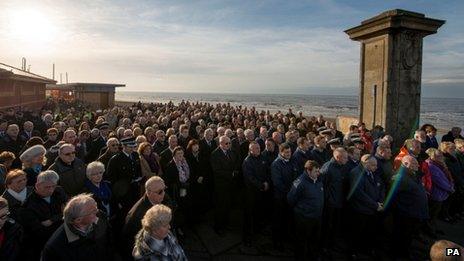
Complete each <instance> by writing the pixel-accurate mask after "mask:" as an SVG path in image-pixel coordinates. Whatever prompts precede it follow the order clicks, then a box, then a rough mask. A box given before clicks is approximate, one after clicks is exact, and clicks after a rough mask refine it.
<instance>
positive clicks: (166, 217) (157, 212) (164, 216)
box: [142, 204, 172, 232]
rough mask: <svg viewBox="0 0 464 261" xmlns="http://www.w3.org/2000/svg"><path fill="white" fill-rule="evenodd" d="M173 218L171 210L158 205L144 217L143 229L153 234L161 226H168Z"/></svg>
mask: <svg viewBox="0 0 464 261" xmlns="http://www.w3.org/2000/svg"><path fill="white" fill-rule="evenodd" d="M171 218H172V212H171V209H170V208H169V207H167V206H165V205H163V204H157V205H155V206H153V207H151V208H150V209H149V210H148V211H147V212H146V213H145V216H143V219H142V227H143V229H144V230H145V231H147V232H151V231H152V230H154V229H158V228H160V227H161V226H165V225H168V224H169V222H171Z"/></svg>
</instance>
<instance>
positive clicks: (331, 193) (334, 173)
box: [321, 148, 348, 248]
mask: <svg viewBox="0 0 464 261" xmlns="http://www.w3.org/2000/svg"><path fill="white" fill-rule="evenodd" d="M347 161H348V153H347V152H346V150H345V149H343V148H337V149H335V151H334V152H333V157H332V159H330V160H329V161H328V162H326V163H325V164H324V165H322V168H321V178H322V183H323V184H324V192H325V218H324V221H325V224H323V230H324V233H323V234H324V235H325V239H324V244H325V247H326V248H333V247H335V244H336V243H337V242H338V241H337V242H336V240H338V239H340V235H341V233H340V232H341V222H342V209H343V205H344V201H345V194H346V191H345V188H346V186H345V182H346V180H345V178H346V176H347V175H348V173H346V169H345V164H346V162H347Z"/></svg>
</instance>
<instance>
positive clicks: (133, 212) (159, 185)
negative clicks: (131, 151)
mask: <svg viewBox="0 0 464 261" xmlns="http://www.w3.org/2000/svg"><path fill="white" fill-rule="evenodd" d="M165 190H166V186H165V184H164V181H163V179H161V178H160V177H158V176H153V177H151V178H149V179H148V180H147V181H146V182H145V195H143V197H141V198H140V199H139V200H138V201H137V202H136V203H135V204H134V206H133V207H132V208H131V209H130V210H129V213H127V216H126V221H125V225H124V228H123V230H122V235H123V239H124V240H123V242H122V243H123V244H122V246H123V247H124V250H123V251H124V252H123V253H122V254H123V257H127V258H130V257H132V248H133V246H134V238H135V235H136V234H137V233H138V232H139V231H140V229H141V228H142V223H141V221H142V219H143V216H144V215H145V213H146V212H147V210H148V209H150V208H151V207H153V206H154V205H156V204H163V205H166V206H169V207H170V208H171V209H172V210H173V211H174V209H175V206H174V202H172V200H171V199H170V198H169V197H168V195H167V194H166V193H165Z"/></svg>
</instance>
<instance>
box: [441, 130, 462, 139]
mask: <svg viewBox="0 0 464 261" xmlns="http://www.w3.org/2000/svg"><path fill="white" fill-rule="evenodd" d="M461 131H462V129H461V128H459V127H453V128H451V130H450V131H449V132H448V133H447V134H445V135H443V137H442V138H441V142H444V141H451V142H454V140H455V139H464V137H462V135H461Z"/></svg>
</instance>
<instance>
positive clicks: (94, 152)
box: [86, 122, 109, 162]
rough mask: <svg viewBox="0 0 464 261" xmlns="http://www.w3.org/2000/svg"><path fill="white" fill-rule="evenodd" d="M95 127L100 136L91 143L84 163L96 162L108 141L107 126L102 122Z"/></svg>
mask: <svg viewBox="0 0 464 261" xmlns="http://www.w3.org/2000/svg"><path fill="white" fill-rule="evenodd" d="M95 127H96V128H97V129H98V130H99V131H100V135H99V136H98V137H97V138H96V139H94V140H93V141H92V142H91V145H90V150H89V152H88V153H87V155H86V162H92V161H94V160H96V159H97V158H98V157H99V156H100V152H101V150H102V149H103V148H104V147H105V146H106V141H107V140H108V132H109V124H108V123H107V122H103V123H100V124H98V125H97V126H95Z"/></svg>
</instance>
